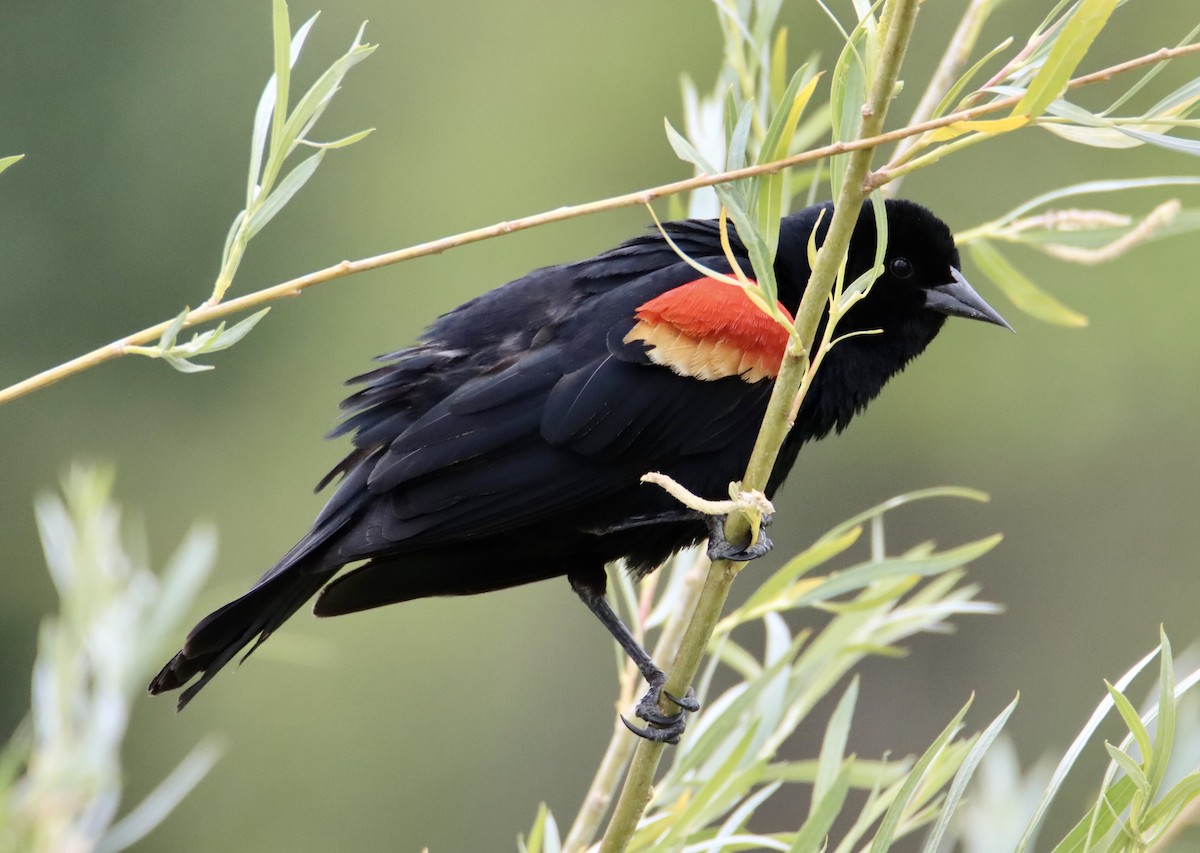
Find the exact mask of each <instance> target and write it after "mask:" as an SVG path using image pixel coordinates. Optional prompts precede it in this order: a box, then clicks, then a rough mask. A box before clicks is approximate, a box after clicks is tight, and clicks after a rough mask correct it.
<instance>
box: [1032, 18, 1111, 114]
mask: <svg viewBox="0 0 1200 853" xmlns="http://www.w3.org/2000/svg"><path fill="white" fill-rule="evenodd" d="M1118 2H1119V0H1080V3H1079V5H1078V6H1077V7H1076V9H1075V12H1074V14H1072V15H1071V17H1070V18H1069V19H1068V20H1067V22H1066V24H1065V25H1064V26H1063V28H1062V30H1061V32H1059V33H1058V35H1057V36H1056V37H1055V39H1054V44H1053V46H1052V47H1051V48H1050V54H1049V56H1047V57H1046V61H1045V62H1044V63H1042V67H1041V68H1040V69H1039V70H1038V72H1037V74H1036V75H1034V78H1033V80H1031V81H1030V82H1029V86H1028V87H1027V88H1026V90H1025V96H1024V97H1023V98H1021V100H1020V102H1019V103H1018V104H1017V105H1016V106H1015V107H1014V108H1013V112H1012V114H1013V115H1014V116H1031V117H1033V118H1036V117H1038V116H1040V115H1041V114H1042V113H1043V112H1044V111H1045V109H1046V107H1048V106H1050V103H1051V102H1052V101H1054V99H1055V98H1057V97H1059V96H1060V95H1061V94H1062V93H1063V92H1065V91H1066V89H1067V82H1068V81H1069V80H1070V79H1071V75H1072V74H1074V73H1075V69H1076V68H1077V67H1078V66H1079V63H1080V62H1081V61H1082V60H1083V57H1084V54H1086V53H1087V52H1088V49H1089V48H1090V47H1091V46H1092V42H1094V41H1095V40H1096V36H1098V35H1099V34H1100V31H1101V30H1102V29H1104V25H1105V24H1106V23H1107V22H1108V18H1109V16H1110V15H1111V14H1112V12H1113V9H1115V8H1116V7H1117V3H1118Z"/></svg>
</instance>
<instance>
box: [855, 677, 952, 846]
mask: <svg viewBox="0 0 1200 853" xmlns="http://www.w3.org/2000/svg"><path fill="white" fill-rule="evenodd" d="M972 701H973V698H972V699H968V700H967V703H966V704H965V705H963V706H962V709H961V710H960V711H959V712H958V713H957V714H955V715H954V719H952V720H951V721H950V723H949V724H948V725H947V726H946V728H944V729H942V732H941V734H939V735H938V736H937V738H936V739H935V740H934V741H933V743H932V744H930V746H929V749H927V750H925V752H924V754H923V755H922V756H921V757H920V758H919V759H917V763H916V764H915V765H914V766H913V769H912V770H910V771H909V773H908V776H907V777H906V778H905V780H904V784H903V785H901V786H900V790H899V791H897V792H896V796H895V798H894V799H893V800H892V802H891V805H890V806H888V810H887V813H886V814H885V815H884V817H883V822H882V823H880V825H879V829H878V830H876V832H875V837H874V838H873V839H872V841H871V853H887V850H888V848H889V847H891V844H892V839H893V838H894V837H895V834H896V829H897V827H899V825H900V820H901V818H902V817H903V816H904V813H905V810H906V809H907V808H908V807H909V804H910V803H911V802H912V800H913V797H914V796H915V795H916V793H917V788H918V786H920V785H921V783H922V782H923V781H924V778H925V774H926V773H927V772H928V771H929V769H930V767H931V766H932V765H933V763H934V760H935V759H936V758H937V757H938V755H939V754H940V753H941V752H942V750H943V749H945V748H946V746H947V744H949V743H950V740H951V738H953V737H954V735H955V734H956V733H957V732H958V730H959V727H960V726H961V725H962V720H963V717H965V716H966V715H967V711H968V710H969V709H970V707H971V702H972Z"/></svg>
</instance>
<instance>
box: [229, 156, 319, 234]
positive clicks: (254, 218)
mask: <svg viewBox="0 0 1200 853" xmlns="http://www.w3.org/2000/svg"><path fill="white" fill-rule="evenodd" d="M324 156H325V152H324V151H318V152H317V153H316V154H313V155H312V156H311V157H309V158H307V159H305V160H302V161H300V164H299V165H298V166H296V168H294V169H292V171H290V172H289V173H288V175H287V177H285V178H284V179H283V180H282V181H280V182H279V186H277V187H276V188H275V189H274V191H273V192H272V193H271V194H270V195H269V196H267V197H266V198H265V199H263V201H262V203H261V204H260V205H257V206H256V207H255V209H254V212H253V213H252V214H251V215H250V224H249V226H248V227H247V230H246V239H247V240H249V239H250V238H252V237H253V236H254V235H255V234H257V233H258V232H259V231H261V230H262V229H263V227H264V226H265V225H266V224H267V223H268V222H270V221H271V220H272V219H274V218H275V214H277V213H279V211H281V210H283V207H284V205H286V204H287V203H288V202H289V201H291V200H292V196H294V195H295V194H296V193H297V192H299V190H300V188H301V187H303V186H304V185H305V184H306V183H308V179H309V178H311V177H312V176H313V173H314V172H316V171H317V167H318V166H320V165H321V158H323V157H324Z"/></svg>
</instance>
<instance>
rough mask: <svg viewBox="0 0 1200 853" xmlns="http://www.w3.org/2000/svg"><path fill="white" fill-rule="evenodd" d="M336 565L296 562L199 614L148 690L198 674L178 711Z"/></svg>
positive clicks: (305, 597) (297, 605) (303, 599)
mask: <svg viewBox="0 0 1200 853" xmlns="http://www.w3.org/2000/svg"><path fill="white" fill-rule="evenodd" d="M336 571H337V569H336V568H333V569H327V570H316V571H312V570H310V571H304V570H303V568H302V567H301V566H291V567H289V570H288V571H285V572H281V573H279V574H276V575H275V576H273V577H270V578H269V579H267V580H265V581H263V582H262V583H260V584H259V585H258V586H256V587H254V588H253V589H252V590H250V591H249V592H247V593H246V594H245V595H243V596H241V597H240V598H238V599H235V600H234V601H231V602H230V603H229V604H226V605H225V606H224V607H221V608H219V609H217V610H215V611H213V612H212V613H210V614H209V615H208V616H206V617H204V619H202V620H200V622H199V623H198V624H197V625H196V627H195V628H193V629H192V631H191V633H190V634H188V637H187V640H185V641H184V644H183V648H182V649H181V650H180V651H179V653H178V654H177V655H175V657H173V658H171V660H169V661H168V662H167V665H166V666H164V667H163V668H162V670H161V671H160V672H159V673H158V675H156V676H154V679H153V680H152V681H151V682H150V693H151V694H153V695H157V694H159V693H165V692H166V691H168V690H177V689H179V688H180V687H183V686H184V685H185V684H187V683H188V682H189V681H191V680H192V678H194V677H195V676H197V675H200V676H201V678H200V680H199V681H197V682H196V683H195V684H193V685H192V686H191V687H189V688H188V689H187V690H185V691H183V693H182V695H180V697H179V702H178V704H177V705H176V708H177V709H178V710H181V711H182V710H183V708H184V706H186V705H187V703H188V702H190V701H192V699H193V697H195V695H196V694H197V693H198V692H200V690H201V688H203V687H204V685H205V684H207V683H208V682H209V681H210V680H211V679H212V677H213V676H214V675H216V674H217V673H218V672H220V671H221V668H222V667H224V666H225V664H227V663H229V661H231V660H232V659H233V658H234V656H236V655H237V653H238V652H240V651H241V650H242V649H243V648H245V647H246V646H247V645H250V643H251V642H254V645H253V646H251V647H250V650H249V651H248V652H246V655H245V657H249V656H250V654H251V653H252V652H253V651H254V650H255V649H257V648H258V646H259V644H260V643H262V641H263V640H265V639H266V638H267V637H269V636H270V635H271V632H272V631H274V630H275V629H276V628H278V627H279V626H280V625H282V624H283V623H284V621H285V620H286V619H287V618H288V617H290V616H291V615H292V614H293V613H295V612H296V611H297V610H299V609H300V606H301V605H303V604H304V602H306V601H308V600H309V599H310V598H312V597H313V596H314V595H316V594H317V591H318V590H319V589H320V588H321V587H322V586H324V585H325V582H326V581H327V580H329V578H330V577H331V576H332V575H333V573H334V572H336ZM256 638H257V639H256ZM245 657H243V660H244V659H245Z"/></svg>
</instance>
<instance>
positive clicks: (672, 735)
mask: <svg viewBox="0 0 1200 853" xmlns="http://www.w3.org/2000/svg"><path fill="white" fill-rule="evenodd" d="M666 683H667V677H666V676H665V675H663V674H661V673H660V674H659V677H657V678H653V679H650V689H649V690H647V691H646V695H645V696H643V697H642V700H641V701H640V702H638V704H637V708H636V709H635V710H634V713H635V714H637V715H638V717H640V718H641V719H643V720H645V721H646V722H647V724H648V725H647V726H646V727H645V728H641V727H639V726H635V725H634V724H633V723H631V722H629V720H627V719H625V718H624V717H621V722H622V723H624V724H625V728H627V729H629V730H630V731H631V732H633V733H634V734H635V735H637V736H638V737H643V738H645V739H646V740H652V741H656V742H660V743H679V736H680V735H682V734H683V730H684V729H685V728H687V719H686V718H685V716H684V714H685V713H694V712H695V711H699V710H700V703H699V702H698V701H696V691H694V690H693V689H692V688H690V687H689V688H688V691H687V693H685V694H684V695H683V697H682V698H676V697H675V696H672V695H671V694H670V693H667V692H665V691H664V690H663V686H664V685H665V684H666ZM663 696H665V697H666V698H667V699H668V700H670V701H671V702H673V703H675V704H676V705H678V706H679V709H680V710H678V711H677V712H675V713H674V714H664V713H663V712H662V711H660V710H659V708H658V703H659V700H660V698H661V697H663Z"/></svg>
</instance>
